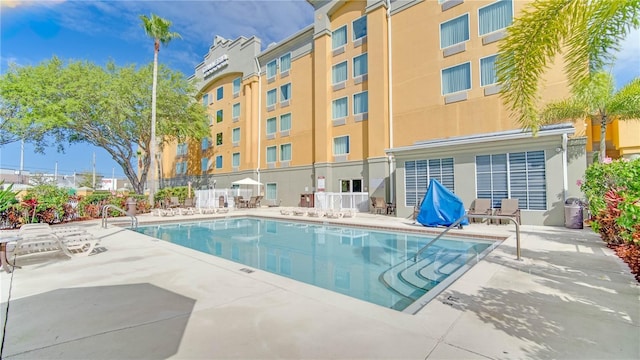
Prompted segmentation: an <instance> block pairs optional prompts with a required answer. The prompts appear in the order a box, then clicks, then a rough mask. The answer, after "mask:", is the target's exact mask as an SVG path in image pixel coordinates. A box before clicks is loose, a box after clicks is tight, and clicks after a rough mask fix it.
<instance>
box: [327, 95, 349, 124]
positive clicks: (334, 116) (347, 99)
mask: <svg viewBox="0 0 640 360" xmlns="http://www.w3.org/2000/svg"><path fill="white" fill-rule="evenodd" d="M338 100H346V101H347V106H345V109H347V110H346V114H344V116H338V117H336V114H334V113H333V109H334V107H333V104H334V103H335V102H336V101H338ZM348 116H349V97H348V96H343V97H341V98H338V99H334V100H333V101H332V102H331V118H332V119H333V120H338V119H344V118H346V117H348Z"/></svg>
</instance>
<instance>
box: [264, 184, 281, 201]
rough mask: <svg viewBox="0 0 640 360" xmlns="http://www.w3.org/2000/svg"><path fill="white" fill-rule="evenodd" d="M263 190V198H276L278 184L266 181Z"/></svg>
mask: <svg viewBox="0 0 640 360" xmlns="http://www.w3.org/2000/svg"><path fill="white" fill-rule="evenodd" d="M265 190H266V191H265V198H266V199H267V200H276V199H277V198H278V185H277V184H276V183H267V187H266V189H265Z"/></svg>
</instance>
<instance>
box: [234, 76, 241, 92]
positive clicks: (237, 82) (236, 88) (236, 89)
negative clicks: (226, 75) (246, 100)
mask: <svg viewBox="0 0 640 360" xmlns="http://www.w3.org/2000/svg"><path fill="white" fill-rule="evenodd" d="M241 82H242V78H235V79H233V96H238V95H240V84H241Z"/></svg>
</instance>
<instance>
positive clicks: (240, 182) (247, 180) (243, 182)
mask: <svg viewBox="0 0 640 360" xmlns="http://www.w3.org/2000/svg"><path fill="white" fill-rule="evenodd" d="M232 184H233V185H262V183H261V182H258V181H255V180H253V179H252V178H249V177H248V178H244V179H242V180H238V181H234V182H232Z"/></svg>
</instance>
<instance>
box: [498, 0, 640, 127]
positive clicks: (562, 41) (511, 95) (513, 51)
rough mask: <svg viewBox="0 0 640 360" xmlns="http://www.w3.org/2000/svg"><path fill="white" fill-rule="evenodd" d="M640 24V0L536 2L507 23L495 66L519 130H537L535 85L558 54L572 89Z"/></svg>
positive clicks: (601, 66)
mask: <svg viewBox="0 0 640 360" xmlns="http://www.w3.org/2000/svg"><path fill="white" fill-rule="evenodd" d="M639 26H640V0H538V1H535V2H533V3H532V4H531V7H530V8H527V9H525V10H524V11H523V12H522V13H521V16H520V17H519V18H518V19H516V20H515V21H514V23H513V24H512V25H511V26H510V27H509V29H508V33H507V37H506V38H504V39H503V40H502V42H501V44H500V45H499V48H500V56H499V57H498V62H497V65H496V68H497V69H496V70H497V77H498V82H499V83H501V86H502V90H501V94H502V98H503V100H504V102H505V105H506V106H507V108H508V109H509V110H511V111H512V113H513V114H514V116H515V117H516V120H517V122H518V123H519V124H521V125H522V126H523V128H528V129H531V130H532V131H533V133H534V134H535V133H536V132H537V130H538V128H539V127H540V125H541V119H540V118H539V117H538V109H539V104H538V100H539V89H540V85H541V78H542V75H543V74H544V71H545V70H546V68H547V66H548V65H549V64H550V63H551V62H552V61H553V60H554V58H555V57H556V55H558V54H562V55H563V56H564V60H565V61H566V67H565V69H566V74H567V78H568V79H569V82H570V85H571V87H572V90H573V91H574V92H575V90H577V87H579V86H580V84H581V83H584V82H586V81H589V76H590V75H592V74H594V73H595V72H597V71H600V70H602V69H604V68H605V66H606V65H611V64H612V63H613V61H614V60H615V56H614V54H615V52H616V50H618V49H619V44H620V42H621V41H622V40H624V39H625V37H626V36H627V34H628V33H629V32H630V31H631V29H632V28H638V27H639Z"/></svg>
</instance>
